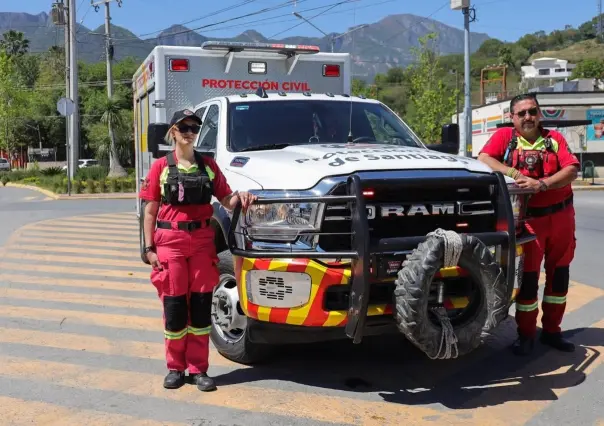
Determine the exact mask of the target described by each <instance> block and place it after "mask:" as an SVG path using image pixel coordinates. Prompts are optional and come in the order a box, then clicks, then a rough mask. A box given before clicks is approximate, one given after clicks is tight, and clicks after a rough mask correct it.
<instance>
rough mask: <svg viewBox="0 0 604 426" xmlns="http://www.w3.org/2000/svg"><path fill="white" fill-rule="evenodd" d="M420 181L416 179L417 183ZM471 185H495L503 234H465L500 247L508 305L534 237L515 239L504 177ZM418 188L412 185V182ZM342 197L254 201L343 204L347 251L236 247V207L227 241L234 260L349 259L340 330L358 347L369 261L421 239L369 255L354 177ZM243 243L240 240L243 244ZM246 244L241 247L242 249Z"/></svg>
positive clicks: (394, 241)
mask: <svg viewBox="0 0 604 426" xmlns="http://www.w3.org/2000/svg"><path fill="white" fill-rule="evenodd" d="M419 179H421V178H415V179H413V180H415V181H417V180H419ZM472 179H473V180H475V179H484V180H485V181H487V182H488V183H491V184H495V185H496V186H497V187H498V191H497V199H496V209H495V210H496V216H497V221H498V223H504V224H505V227H506V229H505V230H498V231H493V232H480V233H469V234H468V235H472V236H474V237H476V238H478V239H480V240H481V241H482V242H483V243H484V244H485V245H487V246H499V247H500V250H501V251H500V259H501V260H500V262H501V267H502V269H503V272H504V274H505V276H506V281H507V284H508V293H509V294H508V299H511V296H512V291H513V288H514V279H515V275H516V270H515V269H516V265H515V256H516V245H517V244H525V243H527V242H529V241H532V240H534V239H535V236H534V235H532V234H528V233H527V232H526V231H524V232H523V233H522V234H521V235H520V236H518V237H517V236H516V229H515V223H514V215H513V211H512V206H511V203H510V192H509V191H508V187H507V185H506V182H505V178H504V177H503V174H501V173H500V172H494V173H493V174H491V175H485V176H481V177H478V178H472ZM414 183H415V184H417V182H414ZM346 194H347V195H324V196H303V197H279V198H272V197H271V198H260V197H259V198H258V200H257V201H256V202H255V204H277V203H324V204H333V203H343V202H347V203H348V205H349V207H350V213H351V219H352V221H351V222H352V226H351V230H350V232H346V233H338V235H342V237H346V236H349V237H350V238H351V243H352V244H351V248H352V249H351V250H350V251H317V250H312V249H311V250H309V249H299V250H296V249H291V250H279V249H264V248H263V249H261V250H258V249H254V248H251V247H246V248H243V247H240V246H239V245H238V243H237V240H236V236H245V233H244V231H241V230H240V228H239V218H240V215H241V204H238V205H237V207H236V208H235V210H234V211H233V217H232V219H231V227H230V230H229V235H228V244H229V249H230V251H231V253H232V254H233V255H235V256H241V257H247V258H307V259H308V258H310V259H326V258H330V259H333V258H338V259H351V267H352V276H351V291H350V298H349V300H350V304H349V308H348V322H347V324H346V327H345V332H346V335H347V336H348V337H349V338H351V339H352V340H353V342H354V343H360V342H361V340H362V337H363V331H364V327H365V320H366V317H367V310H368V305H369V292H370V260H371V257H372V256H374V257H375V256H378V257H379V256H380V255H386V254H392V253H401V252H403V253H404V252H410V251H411V250H413V249H414V248H416V247H417V246H418V245H419V244H420V243H421V242H423V241H424V240H425V239H426V238H427V237H426V236H411V237H396V238H381V239H380V240H379V241H378V242H377V244H375V243H374V244H372V247H371V250H370V244H369V241H370V238H369V223H368V219H367V213H366V211H367V210H366V205H365V197H364V195H363V187H362V180H361V178H360V177H359V176H358V175H356V174H354V175H351V176H349V177H348V179H347V181H346ZM302 235H308V236H319V235H333V234H329V233H321V232H320V231H318V232H306V231H305V232H304V233H303V234H302ZM242 240H243V241H245V239H242ZM244 244H245V243H244Z"/></svg>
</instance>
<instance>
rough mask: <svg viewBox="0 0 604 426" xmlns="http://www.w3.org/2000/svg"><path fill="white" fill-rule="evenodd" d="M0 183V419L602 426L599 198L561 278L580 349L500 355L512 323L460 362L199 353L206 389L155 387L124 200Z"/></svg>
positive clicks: (582, 197) (585, 199) (375, 343)
mask: <svg viewBox="0 0 604 426" xmlns="http://www.w3.org/2000/svg"><path fill="white" fill-rule="evenodd" d="M7 190H8V188H0V238H4V239H5V241H6V238H5V237H6V235H7V233H9V234H12V238H11V239H10V240H8V241H6V244H5V250H4V255H3V256H2V258H0V304H1V305H2V307H1V309H0V407H2V410H0V411H2V417H3V424H11V425H12V424H31V423H34V424H57V425H58V424H61V425H70V424H87V423H91V424H95V425H96V424H103V425H105V424H107V425H121V424H145V425H147V424H148V425H155V424H158V425H159V424H162V425H166V424H188V425H277V424H278V425H322V424H376V425H383V424H396V425H400V424H431V425H434V424H462V423H463V424H465V425H468V424H502V425H503V424H505V425H521V424H528V425H552V424H560V425H561V424H571V423H580V424H582V425H586V426H587V425H596V424H600V425H601V424H602V421H603V419H604V412H603V409H602V407H603V406H604V401H603V393H602V389H603V388H604V387H603V385H604V368H603V367H601V362H602V351H603V349H604V321H603V319H602V312H603V309H604V289H602V283H601V281H600V280H598V276H599V275H600V272H599V269H598V268H597V267H596V266H595V265H594V263H593V262H596V260H595V257H594V258H592V259H593V260H592V261H591V262H589V259H588V257H587V256H589V255H592V256H593V255H594V254H595V253H597V251H596V250H597V248H598V247H597V246H596V244H595V242H596V239H597V238H598V237H602V236H603V235H602V229H603V228H602V225H599V223H598V220H597V210H598V208H599V209H600V211H601V209H602V205H603V204H604V192H599V193H586V192H582V193H579V194H577V205H578V214H577V220H578V241H579V248H578V258H577V261H576V263H575V267H574V268H573V271H572V278H573V280H575V281H579V282H583V284H580V283H579V282H574V283H573V285H572V288H571V292H572V296H571V297H570V298H569V303H568V314H567V316H566V318H565V322H564V326H565V328H566V329H568V330H569V336H571V338H572V339H573V340H574V341H575V342H576V343H577V344H579V345H581V347H580V349H579V350H578V351H577V352H576V353H574V354H571V355H568V354H560V353H556V352H551V351H546V350H544V349H543V348H541V347H539V349H538V352H537V353H536V354H535V357H534V358H533V359H529V360H526V359H523V360H519V359H516V358H514V357H512V356H511V355H510V353H509V351H508V350H507V346H508V345H509V344H510V343H511V342H512V340H513V337H514V327H515V324H514V321H513V320H512V319H508V320H507V321H506V322H505V323H504V324H503V326H502V327H501V328H500V329H499V330H498V332H497V333H496V334H495V335H493V336H492V338H491V339H490V340H489V341H488V342H487V343H486V344H485V346H484V347H482V348H481V349H480V350H478V351H476V352H475V353H473V354H471V355H470V356H468V357H466V358H464V359H460V360H450V361H429V360H427V359H426V358H425V356H423V355H422V354H419V353H418V352H417V351H415V350H414V349H413V348H412V347H411V346H410V345H409V344H407V343H405V342H402V341H401V342H384V341H381V340H376V339H373V340H366V341H365V342H364V344H362V345H360V346H353V345H351V344H349V343H348V342H344V343H338V344H324V345H313V346H309V347H305V348H304V349H303V350H300V349H296V348H291V349H287V350H284V352H283V353H282V354H281V355H280V357H279V359H278V360H277V361H276V362H275V363H274V364H272V365H270V366H264V367H252V368H250V367H243V366H240V365H236V364H233V363H230V362H229V361H227V360H225V359H224V358H222V357H221V356H220V355H219V354H217V353H216V352H215V350H212V352H211V359H210V362H211V365H212V366H211V370H210V374H212V375H214V376H215V377H216V378H217V381H218V384H219V390H218V392H213V393H210V394H203V393H200V392H198V391H197V390H196V388H195V387H193V386H187V387H185V388H182V389H179V390H176V391H167V390H164V389H163V388H162V386H161V382H162V379H163V376H164V361H163V344H162V334H161V330H162V325H161V311H160V305H159V302H158V301H157V298H156V295H155V293H154V291H153V288H152V286H150V285H149V283H148V274H149V271H148V269H147V267H146V265H144V264H142V263H141V262H140V261H139V258H138V252H137V227H136V221H135V216H134V213H133V212H132V201H128V200H119V201H108V200H107V201H101V202H97V201H48V200H46V201H44V197H41V198H35V199H33V198H29V197H32V196H34V195H33V194H32V193H29V192H24V191H23V190H13V189H10V191H12V193H11V194H8V193H7V192H5V191H7ZM600 194H601V195H600ZM67 216H69V220H66V219H65V218H66V217H67ZM16 228H19V230H18V231H17V232H16V233H13V232H12V231H13V230H14V229H16ZM578 268H579V269H580V270H579V271H577V269H578ZM578 277H580V279H579V278H578ZM587 284H589V285H587ZM598 421H599V422H600V423H598Z"/></svg>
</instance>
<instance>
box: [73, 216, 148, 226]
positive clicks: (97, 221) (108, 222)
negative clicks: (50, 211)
mask: <svg viewBox="0 0 604 426" xmlns="http://www.w3.org/2000/svg"><path fill="white" fill-rule="evenodd" d="M63 222H65V221H63ZM67 223H68V224H72V223H78V224H79V223H92V224H94V225H95V226H97V225H105V226H107V227H113V225H123V226H129V227H131V228H132V227H135V228H138V221H137V219H136V217H132V218H128V219H101V218H96V217H87V216H73V217H70V218H68V219H67Z"/></svg>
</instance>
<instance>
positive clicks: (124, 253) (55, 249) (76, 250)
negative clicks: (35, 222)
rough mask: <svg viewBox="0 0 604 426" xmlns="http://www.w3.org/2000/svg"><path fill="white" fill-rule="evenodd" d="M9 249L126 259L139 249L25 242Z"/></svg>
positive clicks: (134, 257) (132, 256) (133, 257)
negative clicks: (111, 248) (30, 243)
mask: <svg viewBox="0 0 604 426" xmlns="http://www.w3.org/2000/svg"><path fill="white" fill-rule="evenodd" d="M11 250H20V251H27V252H30V253H38V254H39V253H44V252H51V253H73V254H83V253H85V254H93V255H101V256H116V257H125V258H128V259H136V258H137V256H138V255H139V251H138V250H137V251H131V250H101V249H92V248H86V249H83V248H82V247H61V246H57V245H46V246H42V245H40V246H31V245H27V244H14V245H12V246H11ZM139 263H140V265H143V263H142V262H139Z"/></svg>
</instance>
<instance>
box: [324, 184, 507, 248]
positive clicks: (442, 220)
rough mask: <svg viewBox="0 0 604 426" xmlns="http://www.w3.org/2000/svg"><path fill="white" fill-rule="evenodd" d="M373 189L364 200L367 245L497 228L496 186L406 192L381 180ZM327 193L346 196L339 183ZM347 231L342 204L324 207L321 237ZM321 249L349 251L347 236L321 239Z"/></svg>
mask: <svg viewBox="0 0 604 426" xmlns="http://www.w3.org/2000/svg"><path fill="white" fill-rule="evenodd" d="M366 188H367V189H369V186H367V187H366ZM371 190H373V191H374V195H373V196H368V197H366V204H367V206H368V215H370V217H373V218H370V219H369V237H370V246H372V245H373V244H376V243H377V242H378V241H379V240H380V239H382V238H392V237H412V236H424V235H426V234H428V233H430V232H432V231H434V230H435V229H437V228H443V229H445V230H452V231H456V232H460V233H475V232H489V231H493V230H495V228H496V220H497V219H496V214H495V206H496V204H495V194H494V193H493V192H494V187H493V185H485V183H484V182H480V183H478V182H476V183H473V184H468V183H467V182H466V183H461V184H460V183H457V182H455V180H454V179H451V181H450V182H447V181H446V180H440V181H438V182H427V183H426V184H425V185H422V186H421V187H414V188H412V189H409V187H408V186H406V185H405V184H403V183H401V184H397V183H391V182H388V181H382V183H380V184H378V185H372V186H371ZM330 194H331V195H346V186H345V185H344V184H340V185H338V186H336V187H335V188H334V189H333V190H332V191H331V192H330ZM460 209H462V211H463V212H464V213H465V214H461V212H460ZM489 211H490V213H488V212H489ZM350 227H351V219H350V210H349V208H348V207H347V205H346V204H345V203H343V204H332V205H328V206H327V208H326V211H325V217H324V219H323V226H322V232H323V233H346V232H350ZM319 246H320V247H321V248H322V249H323V250H326V251H334V250H350V249H351V244H350V238H347V237H342V236H341V235H339V236H338V235H322V236H321V237H320V238H319Z"/></svg>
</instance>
